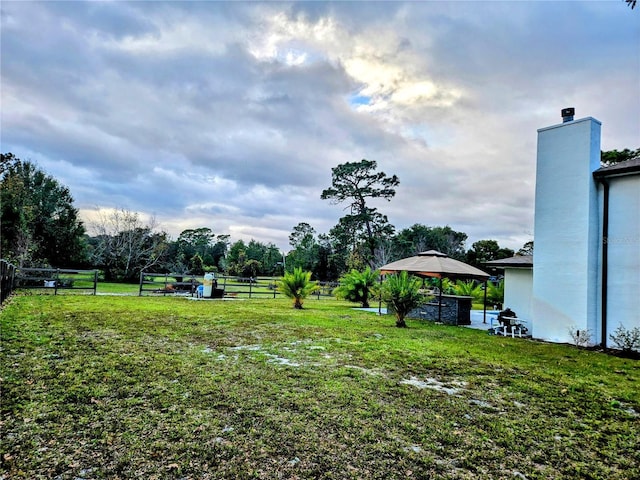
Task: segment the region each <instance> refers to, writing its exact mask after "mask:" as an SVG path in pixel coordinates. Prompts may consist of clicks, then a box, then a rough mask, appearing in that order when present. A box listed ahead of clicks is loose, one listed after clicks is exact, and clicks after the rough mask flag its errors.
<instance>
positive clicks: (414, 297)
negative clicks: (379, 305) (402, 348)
mask: <svg viewBox="0 0 640 480" xmlns="http://www.w3.org/2000/svg"><path fill="white" fill-rule="evenodd" d="M421 287H422V280H421V279H419V278H418V277H414V276H413V275H409V274H408V273H407V272H400V273H399V274H396V275H390V276H389V277H387V279H386V280H385V281H384V283H383V284H382V298H383V300H384V301H385V302H387V303H389V304H390V305H391V307H392V308H393V310H394V312H395V314H396V327H406V326H407V324H406V322H405V321H404V318H405V317H406V316H407V315H408V314H409V312H411V310H413V309H414V308H416V307H418V306H419V305H421V304H422V303H423V302H424V301H425V296H424V295H423V294H422V293H420V288H421Z"/></svg>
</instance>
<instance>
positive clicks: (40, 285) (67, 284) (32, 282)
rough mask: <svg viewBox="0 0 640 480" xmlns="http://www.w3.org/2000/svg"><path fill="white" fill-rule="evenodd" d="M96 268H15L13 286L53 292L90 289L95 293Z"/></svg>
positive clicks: (96, 284)
mask: <svg viewBox="0 0 640 480" xmlns="http://www.w3.org/2000/svg"><path fill="white" fill-rule="evenodd" d="M97 286H98V271H97V270H72V269H66V268H17V269H16V272H15V281H14V288H30V289H39V290H45V291H47V292H53V294H54V295H57V294H58V293H61V292H62V291H71V290H92V291H93V295H95V294H96V289H97Z"/></svg>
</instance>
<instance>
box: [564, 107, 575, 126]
mask: <svg viewBox="0 0 640 480" xmlns="http://www.w3.org/2000/svg"><path fill="white" fill-rule="evenodd" d="M575 114H576V109H575V108H563V109H562V123H567V122H573V116H574V115H575Z"/></svg>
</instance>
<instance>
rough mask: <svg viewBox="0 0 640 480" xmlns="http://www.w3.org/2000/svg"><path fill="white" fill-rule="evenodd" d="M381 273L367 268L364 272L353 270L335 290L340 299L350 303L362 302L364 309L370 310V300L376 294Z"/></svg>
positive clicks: (342, 279) (341, 279)
mask: <svg viewBox="0 0 640 480" xmlns="http://www.w3.org/2000/svg"><path fill="white" fill-rule="evenodd" d="M378 275H379V272H378V271H377V270H376V271H371V268H370V267H367V268H366V269H365V270H364V271H362V272H359V271H358V270H355V269H353V270H351V271H350V272H349V273H346V274H344V275H343V276H342V277H341V278H340V286H339V287H337V288H335V289H334V290H333V294H334V295H335V296H336V297H338V298H343V299H345V300H348V301H349V302H360V304H361V305H362V308H369V298H371V297H372V296H374V295H375V294H376V290H377V289H376V285H377V283H376V282H377V278H378Z"/></svg>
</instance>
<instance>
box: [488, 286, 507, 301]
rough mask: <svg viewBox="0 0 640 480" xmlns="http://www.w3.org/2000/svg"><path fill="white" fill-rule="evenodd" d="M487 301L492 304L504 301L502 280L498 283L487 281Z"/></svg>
mask: <svg viewBox="0 0 640 480" xmlns="http://www.w3.org/2000/svg"><path fill="white" fill-rule="evenodd" d="M487 302H489V303H490V304H491V303H492V304H494V305H502V304H503V303H504V280H500V281H499V282H498V283H493V282H487Z"/></svg>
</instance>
